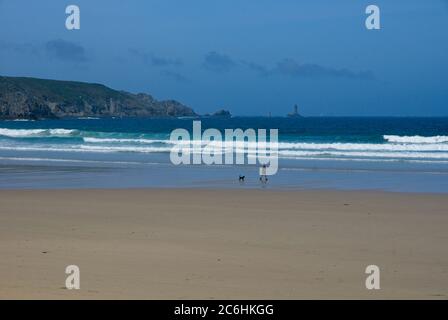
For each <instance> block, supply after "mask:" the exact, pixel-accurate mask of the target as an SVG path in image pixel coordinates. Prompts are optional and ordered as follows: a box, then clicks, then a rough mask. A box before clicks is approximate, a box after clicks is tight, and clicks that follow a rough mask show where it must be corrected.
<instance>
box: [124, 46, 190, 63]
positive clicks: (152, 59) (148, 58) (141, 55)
mask: <svg viewBox="0 0 448 320" xmlns="http://www.w3.org/2000/svg"><path fill="white" fill-rule="evenodd" d="M129 52H130V53H131V54H132V55H133V56H135V57H136V58H138V59H139V60H141V61H142V62H144V63H148V64H151V65H153V66H157V67H169V66H175V67H178V66H181V65H182V64H183V63H182V60H180V59H171V58H164V57H159V56H156V55H154V54H153V53H149V52H146V51H143V50H140V49H132V48H131V49H129Z"/></svg>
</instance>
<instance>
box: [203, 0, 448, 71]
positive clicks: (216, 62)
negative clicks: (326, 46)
mask: <svg viewBox="0 0 448 320" xmlns="http://www.w3.org/2000/svg"><path fill="white" fill-rule="evenodd" d="M447 1H448V0H447ZM238 65H242V66H245V67H247V68H248V69H249V70H251V71H254V72H255V73H257V74H258V75H260V76H273V75H283V76H289V77H293V78H325V77H327V78H346V79H373V78H374V75H373V73H372V72H371V71H359V72H357V71H352V70H350V69H347V68H333V67H326V66H321V65H319V64H315V63H302V64H301V63H298V62H296V61H295V60H294V59H287V58H285V59H283V60H280V61H279V62H277V63H276V65H275V66H274V67H273V68H270V67H267V66H264V65H261V64H257V63H254V62H252V61H247V60H241V61H239V63H237V62H235V61H234V60H233V59H232V58H230V57H229V56H227V55H224V54H220V53H217V52H215V51H212V52H210V53H208V54H207V55H206V57H205V62H204V67H206V68H207V69H209V70H212V71H215V72H227V71H230V70H231V69H233V68H234V67H236V66H238Z"/></svg>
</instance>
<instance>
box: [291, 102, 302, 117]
mask: <svg viewBox="0 0 448 320" xmlns="http://www.w3.org/2000/svg"><path fill="white" fill-rule="evenodd" d="M288 117H290V118H301V117H302V116H301V115H300V114H299V107H297V105H296V104H295V105H294V111H293V112H291V113H288Z"/></svg>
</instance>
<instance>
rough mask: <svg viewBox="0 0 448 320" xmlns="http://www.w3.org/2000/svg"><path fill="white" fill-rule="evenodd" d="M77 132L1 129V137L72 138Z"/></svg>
mask: <svg viewBox="0 0 448 320" xmlns="http://www.w3.org/2000/svg"><path fill="white" fill-rule="evenodd" d="M76 132H77V130H70V129H7V128H0V136H5V137H11V138H27V137H51V136H54V137H65V136H71V135H73V134H74V133H76Z"/></svg>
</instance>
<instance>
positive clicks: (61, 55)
mask: <svg viewBox="0 0 448 320" xmlns="http://www.w3.org/2000/svg"><path fill="white" fill-rule="evenodd" d="M45 51H46V53H47V55H48V56H49V57H51V58H55V59H59V60H63V61H72V62H85V61H87V60H88V59H87V56H86V53H85V49H84V47H82V46H81V45H78V44H76V43H73V42H69V41H65V40H62V39H57V40H51V41H48V42H47V43H46V44H45Z"/></svg>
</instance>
